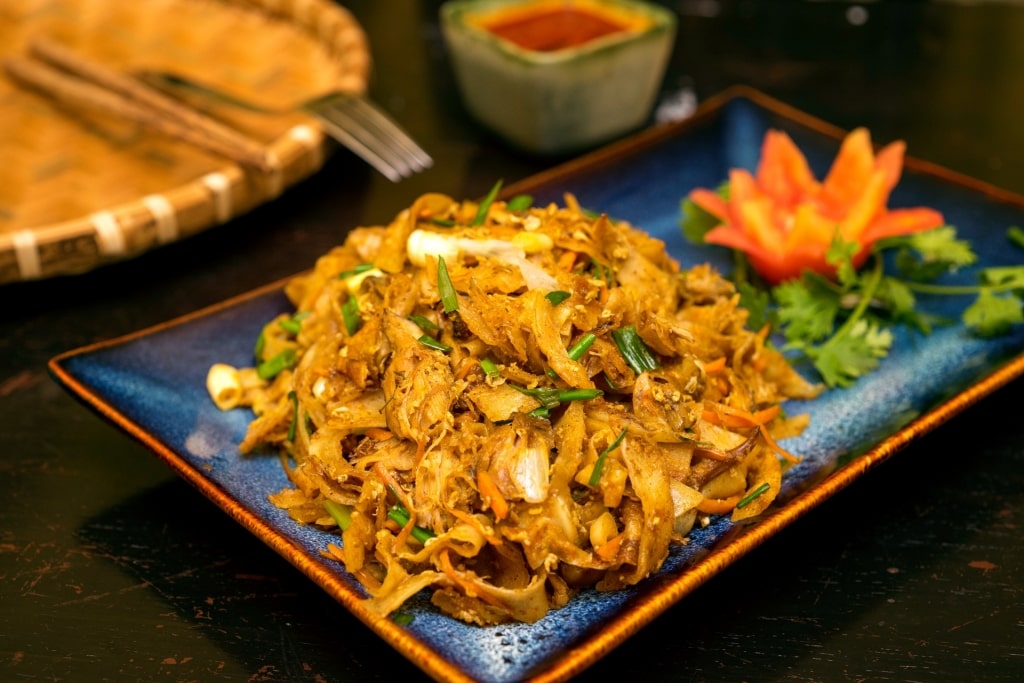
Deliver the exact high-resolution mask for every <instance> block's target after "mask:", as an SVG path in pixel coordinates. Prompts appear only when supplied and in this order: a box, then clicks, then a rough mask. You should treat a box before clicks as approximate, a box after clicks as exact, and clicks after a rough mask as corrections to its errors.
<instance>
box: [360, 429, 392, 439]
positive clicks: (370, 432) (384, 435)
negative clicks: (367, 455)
mask: <svg viewBox="0 0 1024 683" xmlns="http://www.w3.org/2000/svg"><path fill="white" fill-rule="evenodd" d="M365 434H366V436H368V437H370V438H371V439H373V440H374V441H387V440H388V439H390V438H391V437H393V436H394V434H392V433H391V431H390V430H387V429H382V428H381V427H370V428H369V429H367V430H366V432H365Z"/></svg>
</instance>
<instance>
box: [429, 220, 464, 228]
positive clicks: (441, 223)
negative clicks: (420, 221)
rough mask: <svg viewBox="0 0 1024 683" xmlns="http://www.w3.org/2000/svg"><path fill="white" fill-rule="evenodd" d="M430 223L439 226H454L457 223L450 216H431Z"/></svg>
mask: <svg viewBox="0 0 1024 683" xmlns="http://www.w3.org/2000/svg"><path fill="white" fill-rule="evenodd" d="M430 224H431V225H436V226H437V227H439V228H454V227H455V226H456V225H458V223H456V222H455V221H453V220H452V219H450V218H431V219H430Z"/></svg>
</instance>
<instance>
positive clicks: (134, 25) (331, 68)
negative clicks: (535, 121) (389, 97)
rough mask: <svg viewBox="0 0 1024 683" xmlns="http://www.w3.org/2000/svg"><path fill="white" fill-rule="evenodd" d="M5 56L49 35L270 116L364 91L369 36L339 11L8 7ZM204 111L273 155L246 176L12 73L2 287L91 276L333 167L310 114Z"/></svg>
mask: <svg viewBox="0 0 1024 683" xmlns="http://www.w3.org/2000/svg"><path fill="white" fill-rule="evenodd" d="M3 5H4V7H3V8H2V10H0V52H2V53H3V55H4V56H7V55H11V54H22V53H24V52H25V49H26V46H27V43H28V42H29V41H30V40H31V39H32V38H34V37H37V36H40V35H45V36H48V37H51V38H54V39H57V40H59V41H61V42H62V43H65V44H66V45H67V46H69V47H71V48H73V49H75V50H77V51H79V52H81V53H83V54H85V55H86V56H88V57H91V58H93V59H95V60H97V61H102V62H104V63H106V64H108V65H110V66H114V67H116V68H118V69H121V70H123V71H126V72H133V71H134V72H137V71H143V70H164V71H174V72H177V73H179V74H181V75H184V76H186V77H187V76H192V77H196V78H201V79H203V80H205V81H207V82H209V83H211V84H213V85H215V86H218V87H221V88H223V89H225V90H228V91H230V92H232V93H233V94H236V95H238V96H239V97H242V98H245V99H249V100H252V101H255V102H257V103H260V104H264V105H267V106H271V107H282V106H287V105H290V104H294V103H298V102H299V101H301V100H303V99H306V98H308V97H311V96H314V95H318V94H321V93H324V92H327V91H329V90H332V89H343V90H347V91H351V92H356V93H362V92H364V91H365V89H366V84H367V80H368V78H369V73H370V66H371V65H370V55H369V49H368V45H367V41H366V36H365V34H364V32H363V30H362V27H361V26H360V25H359V24H358V22H357V21H356V20H355V19H354V18H353V17H352V15H351V14H350V13H349V12H348V11H347V10H345V9H344V8H343V7H340V6H339V5H337V4H335V3H333V2H331V1H330V0H133V1H132V2H126V1H125V0H4V1H3ZM203 106H204V111H205V112H206V113H207V114H210V115H212V116H214V117H216V118H219V119H221V120H223V121H225V122H227V123H229V124H230V125H232V126H234V127H236V128H238V129H239V130H242V131H244V132H245V133H247V134H248V135H250V136H251V137H253V138H255V139H257V140H259V141H260V142H262V143H264V144H266V146H267V148H268V150H269V158H270V159H271V161H272V164H271V168H270V169H269V170H268V171H256V170H253V169H249V168H244V169H243V168H242V167H241V166H239V165H238V164H235V163H234V162H231V161H229V160H226V159H224V158H220V157H217V156H215V155H212V154H210V153H208V152H205V151H203V150H201V149H198V148H196V147H193V146H191V145H189V144H186V143H183V142H179V141H176V140H174V139H171V138H169V137H166V136H162V135H160V134H158V133H151V132H148V131H147V130H145V129H143V128H141V127H140V126H138V125H136V124H132V123H128V122H126V121H123V120H118V119H116V118H114V117H110V116H104V115H99V114H91V113H87V112H84V111H74V110H69V109H68V108H66V107H64V108H62V107H61V106H60V105H57V104H55V103H53V102H52V101H51V100H49V99H48V98H47V97H45V96H44V95H40V94H38V93H36V92H34V91H32V90H31V89H27V88H25V87H23V86H21V85H18V84H17V83H16V82H14V81H13V80H11V79H10V78H9V77H8V76H7V75H6V74H5V73H3V72H2V71H0V284H5V283H9V282H14V281H20V280H33V279H40V278H48V277H53V276H57V275H69V274H74V273H81V272H85V271H88V270H91V269H94V268H96V267H98V266H101V265H103V264H106V263H110V262H114V261H118V260H121V259H125V258H130V257H133V256H137V255H138V254H141V253H142V252H145V251H147V250H149V249H152V248H154V247H158V246H160V245H162V244H166V243H169V242H173V241H176V240H180V239H182V238H185V237H187V236H189V235H192V234H195V233H197V232H200V231H202V230H205V229H207V228H210V227H212V226H216V225H218V224H221V223H224V222H225V221H227V220H229V219H231V218H232V217H234V216H237V215H239V214H241V213H244V212H246V211H249V210H250V209H252V208H254V207H255V206H257V205H259V204H261V203H263V202H266V201H267V200H269V199H272V198H274V197H275V196H277V195H278V194H280V193H281V192H282V191H283V190H284V189H285V188H287V187H289V186H290V185H293V184H294V183H296V182H298V181H300V180H302V179H303V178H306V177H308V176H309V175H311V174H312V173H314V172H316V171H317V170H319V169H320V167H321V166H322V165H323V161H324V157H325V155H326V153H327V152H328V151H329V149H331V148H332V144H331V142H330V140H328V139H327V138H326V136H325V135H324V134H323V131H322V130H321V128H320V126H319V125H318V124H317V122H316V121H315V120H314V119H312V118H311V117H308V116H306V115H304V114H301V113H288V114H281V115H278V114H274V115H269V116H268V115H263V114H255V113H252V112H246V111H243V110H238V109H231V108H230V107H227V106H224V105H221V106H219V107H218V106H216V105H209V104H204V105H203Z"/></svg>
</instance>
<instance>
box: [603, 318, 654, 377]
mask: <svg viewBox="0 0 1024 683" xmlns="http://www.w3.org/2000/svg"><path fill="white" fill-rule="evenodd" d="M612 339H614V340H615V345H616V346H618V347H619V353H621V354H622V357H623V358H625V359H626V364H627V365H629V367H630V368H632V369H633V372H635V373H636V374H638V375H639V374H640V373H642V372H646V371H648V370H655V369H657V367H658V359H657V358H655V357H654V354H652V353H651V350H650V349H648V348H647V345H646V344H644V340H643V339H641V338H640V335H639V334H638V333H637V331H636V327H635V326H634V325H628V326H626V327H622V328H619V329H617V330H614V331H613V332H612Z"/></svg>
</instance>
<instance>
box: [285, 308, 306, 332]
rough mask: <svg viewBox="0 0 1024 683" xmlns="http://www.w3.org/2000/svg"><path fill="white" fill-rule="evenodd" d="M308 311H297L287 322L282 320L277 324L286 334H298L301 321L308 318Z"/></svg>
mask: <svg viewBox="0 0 1024 683" xmlns="http://www.w3.org/2000/svg"><path fill="white" fill-rule="evenodd" d="M309 313H310V311H299V312H298V313H296V314H295V315H293V316H292V317H290V318H288V319H287V320H282V321H280V322H279V323H278V325H280V326H281V329H282V330H284V331H285V332H287V333H288V334H293V335H294V334H298V333H299V329H300V328H301V327H302V321H303V320H304V319H306V318H308V317H309Z"/></svg>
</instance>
